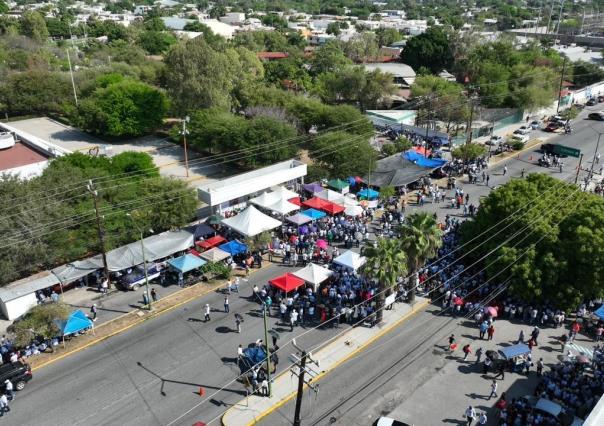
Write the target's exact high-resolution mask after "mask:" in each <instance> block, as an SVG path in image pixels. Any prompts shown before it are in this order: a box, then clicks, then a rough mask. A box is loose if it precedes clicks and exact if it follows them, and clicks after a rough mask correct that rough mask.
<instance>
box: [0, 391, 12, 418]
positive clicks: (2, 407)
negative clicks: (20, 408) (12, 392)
mask: <svg viewBox="0 0 604 426" xmlns="http://www.w3.org/2000/svg"><path fill="white" fill-rule="evenodd" d="M9 411H10V407H9V406H8V398H6V395H5V394H2V395H1V396H0V417H2V416H4V413H8V412H9Z"/></svg>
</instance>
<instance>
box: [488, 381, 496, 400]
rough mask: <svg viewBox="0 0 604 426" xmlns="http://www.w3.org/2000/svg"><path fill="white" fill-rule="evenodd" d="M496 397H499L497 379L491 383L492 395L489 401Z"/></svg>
mask: <svg viewBox="0 0 604 426" xmlns="http://www.w3.org/2000/svg"><path fill="white" fill-rule="evenodd" d="M494 396H497V380H495V379H493V382H492V383H491V393H490V395H489V397H488V399H491V398H493V397H494Z"/></svg>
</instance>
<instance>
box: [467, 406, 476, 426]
mask: <svg viewBox="0 0 604 426" xmlns="http://www.w3.org/2000/svg"><path fill="white" fill-rule="evenodd" d="M464 417H465V418H466V422H467V425H468V426H470V425H471V424H472V422H473V421H474V420H475V419H476V410H474V407H472V406H471V405H470V406H469V407H468V408H467V410H466V412H465V413H464Z"/></svg>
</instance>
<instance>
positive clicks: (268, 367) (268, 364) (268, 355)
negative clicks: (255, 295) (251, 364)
mask: <svg viewBox="0 0 604 426" xmlns="http://www.w3.org/2000/svg"><path fill="white" fill-rule="evenodd" d="M267 311H268V306H266V303H265V302H262V316H263V317H264V342H265V343H266V379H267V381H268V397H269V398H270V397H271V396H273V385H272V384H271V346H270V343H269V341H268V325H267V322H266V317H267V316H268V315H267V314H268V312H267Z"/></svg>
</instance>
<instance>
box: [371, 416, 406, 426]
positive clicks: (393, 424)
mask: <svg viewBox="0 0 604 426" xmlns="http://www.w3.org/2000/svg"><path fill="white" fill-rule="evenodd" d="M373 426H413V425H410V424H409V423H404V422H401V421H398V420H395V419H393V418H391V417H384V416H382V417H380V418H379V419H377V420H376V421H375V422H373Z"/></svg>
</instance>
